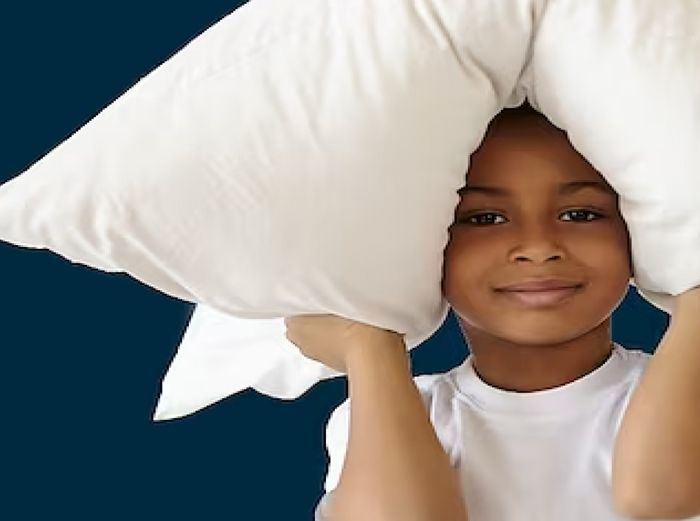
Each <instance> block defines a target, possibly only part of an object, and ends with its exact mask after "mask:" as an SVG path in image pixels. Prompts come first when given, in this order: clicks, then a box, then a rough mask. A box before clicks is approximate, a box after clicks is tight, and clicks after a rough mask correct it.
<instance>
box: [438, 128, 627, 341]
mask: <svg viewBox="0 0 700 521" xmlns="http://www.w3.org/2000/svg"><path fill="white" fill-rule="evenodd" d="M630 276H631V269H630V253H629V239H628V235H627V229H626V226H625V224H624V221H623V220H622V217H621V215H620V213H619V209H618V204H617V196H616V194H615V193H614V192H613V191H612V189H611V188H610V187H609V186H608V185H607V183H606V182H605V181H604V179H603V178H602V177H601V176H600V175H599V174H598V173H597V172H596V171H595V170H594V169H593V168H592V167H591V166H590V165H589V164H588V163H587V162H586V161H585V160H584V159H583V158H582V157H581V156H580V155H579V154H578V153H577V152H576V151H575V150H574V149H573V148H572V147H571V145H570V144H569V141H568V140H567V138H566V136H565V135H564V134H563V133H561V132H559V131H558V130H557V129H555V128H554V127H552V126H551V125H549V123H548V122H546V120H544V119H540V118H538V117H535V116H533V117H529V118H525V119H521V120H515V121H514V120H504V121H503V122H501V123H500V124H499V125H497V126H495V127H494V128H493V129H492V131H491V132H490V133H489V135H488V137H487V138H486V139H485V141H484V143H483V144H482V146H481V148H480V149H479V150H478V151H477V152H476V153H475V154H474V156H473V157H472V163H471V167H470V170H469V175H468V177H467V185H466V187H465V189H463V192H462V199H461V202H460V205H459V207H458V209H457V212H456V218H455V223H454V224H453V226H452V228H451V229H450V243H449V246H448V248H447V250H446V252H445V273H444V281H443V290H444V292H445V296H446V298H447V300H448V301H449V302H450V304H451V305H452V307H453V309H454V310H455V312H456V313H457V314H458V315H459V316H460V318H461V319H462V321H463V323H464V325H465V327H466V328H467V331H469V329H470V328H471V329H474V328H476V329H478V330H479V331H480V335H479V336H481V337H483V336H484V334H485V335H486V336H487V337H488V336H491V337H495V338H499V339H502V340H506V341H508V342H513V343H516V344H521V345H547V344H559V343H562V342H567V341H570V340H573V339H575V338H578V337H580V336H582V335H584V334H586V333H588V332H590V331H592V330H593V329H594V328H596V327H597V326H600V325H601V324H602V323H603V322H604V321H605V320H606V319H607V318H608V317H609V316H610V314H611V313H612V312H613V311H614V309H615V308H616V307H617V306H618V305H619V304H620V302H621V300H622V299H623V298H624V295H625V293H626V291H627V287H628V283H629V280H630ZM533 279H537V280H539V279H547V280H550V282H551V281H552V279H554V280H556V281H562V282H563V285H568V286H574V288H573V289H561V290H559V291H553V292H549V293H532V292H529V293H524V292H518V291H503V288H505V287H508V286H512V285H513V284H518V283H521V282H527V281H532V280H533Z"/></svg>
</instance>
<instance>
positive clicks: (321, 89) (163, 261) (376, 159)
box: [0, 0, 542, 385]
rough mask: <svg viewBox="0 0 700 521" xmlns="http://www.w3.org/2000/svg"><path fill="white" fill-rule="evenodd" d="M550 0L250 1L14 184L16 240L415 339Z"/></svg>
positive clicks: (11, 235)
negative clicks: (462, 205)
mask: <svg viewBox="0 0 700 521" xmlns="http://www.w3.org/2000/svg"><path fill="white" fill-rule="evenodd" d="M541 3H542V0H459V1H455V0H381V1H380V0H353V1H352V2H349V1H333V0H294V1H290V0H253V1H252V2H250V3H248V4H246V5H244V6H243V7H241V8H240V9H238V10H237V11H236V12H234V13H233V14H232V15H230V16H228V17H227V18H225V19H223V20H222V21H221V22H219V23H218V24H216V25H215V26H214V27H212V28H211V29H209V30H208V31H206V32H205V33H204V34H202V35H201V36H199V37H198V38H196V39H195V40H194V41H192V42H191V43H190V44H189V45H188V46H187V47H185V48H184V49H183V50H182V51H180V52H179V53H177V54H176V55H175V56H174V57H173V58H171V59H170V60H169V61H167V62H166V63H165V64H163V65H161V66H160V67H159V68H158V69H156V70H155V71H154V72H152V73H151V74H149V75H148V76H147V77H146V78H144V79H143V80H141V81H140V82H138V83H137V84H136V85H135V86H134V87H133V88H132V89H130V90H129V91H128V92H127V93H126V94H124V95H123V96H122V97H121V98H119V99H118V100H117V101H115V102H114V103H113V104H111V105H110V106H109V107H108V108H106V109H105V110H104V111H103V112H102V113H101V114H99V115H98V116H97V117H96V118H95V119H93V120H92V121H91V122H89V123H88V124H87V125H86V126H85V127H83V128H82V129H80V130H79V131H78V132H77V133H76V134H75V135H73V136H72V137H70V138H69V139H68V140H67V141H66V142H64V143H63V144H61V145H60V146H59V147H58V148H56V149H55V150H53V151H52V152H50V153H49V154H48V155H47V156H46V157H44V158H42V159H41V160H40V161H38V162H37V163H36V164H34V165H33V166H32V167H31V168H29V170H27V171H26V172H24V173H23V174H21V175H19V176H17V177H16V178H14V179H12V180H10V181H9V182H7V183H5V184H4V185H3V186H1V187H0V239H1V240H4V241H6V242H9V243H13V244H16V245H20V246H25V247H30V248H47V249H49V250H51V251H53V252H55V253H57V254H59V255H61V256H63V257H65V258H66V259H68V260H69V261H71V262H74V263H79V264H84V265H87V266H90V267H93V268H97V269H100V270H104V271H109V272H126V273H128V274H129V275H131V276H133V277H134V278H136V279H138V280H139V281H141V282H143V283H145V284H148V285H150V286H152V287H154V288H156V289H158V290H160V291H161V292H163V293H165V294H168V295H171V296H173V297H176V298H180V299H183V300H185V301H190V302H195V303H202V304H206V305H207V306H210V307H211V308H212V309H215V310H217V311H219V312H222V313H227V314H230V315H232V316H236V317H239V318H244V319H274V318H278V317H284V316H288V315H295V314H301V313H335V314H339V315H343V316H347V317H351V318H354V319H356V320H361V321H364V322H368V323H371V324H375V325H378V326H381V327H385V328H388V329H392V330H396V331H399V332H401V333H404V334H405V335H406V336H407V340H408V342H409V344H410V345H417V344H419V343H420V342H421V341H423V340H424V339H426V338H428V337H429V336H430V335H431V334H432V333H433V332H434V331H435V330H436V329H437V328H438V327H439V326H440V324H441V323H442V320H443V318H444V316H445V312H446V304H445V302H444V301H443V299H442V296H441V292H440V278H441V271H442V252H443V249H444V247H445V245H446V243H447V228H448V226H449V224H450V223H451V221H452V218H453V212H454V207H455V205H456V203H457V201H458V196H457V193H456V192H457V190H458V189H459V188H460V187H461V186H462V184H463V183H464V175H465V171H466V169H467V164H468V157H469V155H470V154H471V153H472V152H473V151H474V149H475V148H476V147H477V146H478V144H479V143H480V141H481V139H482V137H483V135H484V132H485V130H486V127H487V125H488V123H489V121H490V120H491V119H492V118H493V116H495V115H496V114H497V113H498V112H499V111H500V110H501V109H502V108H503V107H504V106H506V105H508V106H512V105H518V104H520V102H521V101H522V100H523V99H524V94H521V93H517V94H513V92H514V89H515V88H516V85H517V83H518V80H519V77H520V75H521V73H522V71H523V69H524V67H525V64H526V62H527V60H528V54H529V52H530V42H531V36H532V31H533V24H534V23H535V22H536V15H537V12H536V11H537V9H536V7H537V6H539V5H540V4H541ZM233 347H234V346H232V348H233ZM267 361H268V362H269V363H270V364H271V365H270V367H271V368H273V367H274V360H267ZM259 362H260V360H259V359H258V358H257V357H256V356H253V355H251V357H248V356H244V357H243V362H241V363H243V364H250V366H251V367H253V366H256V367H257V366H258V364H259ZM244 367H245V366H244ZM244 367H241V370H242V372H243V373H244V372H245V371H243V369H244ZM236 374H239V375H240V374H242V373H240V372H239V373H236ZM243 383H245V384H246V385H248V384H249V383H250V381H249V378H246V379H244V380H241V382H240V384H243Z"/></svg>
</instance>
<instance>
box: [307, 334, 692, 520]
mask: <svg viewBox="0 0 700 521" xmlns="http://www.w3.org/2000/svg"><path fill="white" fill-rule="evenodd" d="M650 358H651V357H650V355H649V354H647V353H645V352H643V351H633V350H627V349H625V348H623V347H621V346H617V345H616V346H615V349H614V350H613V353H612V355H611V357H610V358H609V359H608V360H607V361H606V362H605V363H604V364H603V365H602V366H601V367H599V368H598V369H596V370H595V371H593V372H592V373H589V374H588V375H586V376H584V377H582V378H580V379H578V380H576V381H574V382H571V383H569V384H567V385H564V386H561V387H557V388H555V389H549V390H546V391H538V392H531V393H517V392H508V391H503V390H500V389H497V388H495V387H492V386H490V385H488V384H486V383H485V382H484V381H483V380H481V379H480V378H479V376H478V375H477V374H476V373H475V372H474V369H473V367H472V365H471V359H470V358H467V359H466V360H465V361H464V363H463V364H461V365H460V366H458V367H456V368H455V369H453V370H451V371H450V372H448V373H445V374H439V375H426V376H419V377H417V378H416V383H417V385H418V388H419V389H420V391H421V394H422V396H423V398H424V401H425V404H426V407H427V409H428V411H429V412H430V419H431V421H432V422H433V425H434V427H435V431H436V432H437V435H438V438H439V439H440V441H441V442H442V445H443V446H444V448H445V450H446V451H447V453H448V454H449V456H450V461H451V462H452V465H453V467H455V468H456V469H458V471H459V475H460V478H461V484H462V494H463V496H464V500H465V502H466V505H467V513H468V515H469V521H592V520H595V521H621V520H623V519H625V518H623V517H621V516H619V515H617V514H616V513H615V510H614V508H613V503H612V494H611V479H610V478H611V469H612V456H613V447H614V441H615V437H616V435H617V432H618V429H619V426H620V423H621V420H622V415H623V413H624V411H625V409H626V407H627V404H628V403H629V399H630V396H631V393H632V391H633V390H634V388H635V387H636V385H637V383H638V382H639V380H640V377H641V375H642V374H643V372H644V370H645V368H646V366H647V363H648V362H649V359H650ZM348 411H349V409H348V402H347V401H345V402H344V403H343V404H341V405H340V406H339V407H338V408H337V409H336V410H335V411H334V412H333V415H332V416H331V418H330V420H329V423H328V427H327V432H326V444H327V448H328V453H329V456H330V466H329V470H328V474H327V477H326V484H325V489H326V492H327V495H326V496H325V497H324V500H325V499H326V498H328V497H329V495H328V494H329V493H331V492H332V490H333V489H334V488H335V487H336V486H337V483H338V479H339V477H340V473H341V470H342V466H343V460H344V458H345V450H346V447H347V439H348ZM324 500H322V501H321V502H320V504H319V506H318V508H317V509H316V520H317V521H323V520H324V517H323V505H324ZM693 520H694V521H700V517H695V518H693Z"/></svg>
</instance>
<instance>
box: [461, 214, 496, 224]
mask: <svg viewBox="0 0 700 521" xmlns="http://www.w3.org/2000/svg"><path fill="white" fill-rule="evenodd" d="M458 222H459V223H461V224H471V225H474V226H491V225H494V224H503V223H504V222H508V220H507V219H506V218H505V217H503V216H502V215H499V214H497V213H493V212H485V213H478V214H473V215H467V216H464V217H460V218H459V219H458Z"/></svg>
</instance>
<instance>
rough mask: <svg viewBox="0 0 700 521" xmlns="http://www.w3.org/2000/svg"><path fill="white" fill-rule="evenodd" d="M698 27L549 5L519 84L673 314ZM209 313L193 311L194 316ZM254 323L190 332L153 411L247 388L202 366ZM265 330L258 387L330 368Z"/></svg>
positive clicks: (657, 11) (687, 206)
mask: <svg viewBox="0 0 700 521" xmlns="http://www.w3.org/2000/svg"><path fill="white" fill-rule="evenodd" d="M538 16H539V14H538ZM509 23H510V22H509ZM698 28H700V2H697V1H686V0H673V1H669V2H658V1H656V0H614V1H613V0H586V1H583V0H558V1H556V2H549V4H548V5H547V8H546V10H545V11H544V17H543V19H542V22H541V23H540V24H539V27H538V30H537V36H536V39H535V42H534V58H533V63H532V67H529V68H527V69H526V74H525V77H524V78H523V80H522V84H523V86H524V87H526V88H527V90H528V91H529V98H530V101H531V103H532V104H533V105H534V106H535V107H537V108H539V109H540V110H541V111H543V112H544V113H545V114H546V115H548V116H549V118H550V120H552V122H553V123H554V124H555V125H557V126H559V127H560V128H564V129H566V130H567V131H568V133H569V137H570V139H571V140H572V142H573V144H574V146H575V147H576V148H577V149H578V150H579V151H580V152H582V153H583V155H584V156H586V157H587V158H588V159H589V160H590V161H591V163H592V164H593V165H594V166H595V167H596V168H597V169H598V170H600V171H601V172H603V174H604V175H605V176H606V177H607V178H608V180H609V181H610V182H611V184H612V185H613V186H614V187H615V188H616V190H617V191H618V192H619V193H620V194H621V205H622V211H623V214H624V216H625V219H626V221H627V223H628V226H629V230H630V233H631V235H632V249H633V257H634V261H635V262H634V264H635V278H636V280H635V283H636V285H637V286H638V289H639V290H640V293H641V294H642V295H644V296H645V297H646V298H647V299H648V300H650V301H651V302H652V303H653V304H655V305H656V306H657V307H659V308H661V309H663V310H665V311H667V312H670V311H671V309H672V299H671V298H670V295H677V294H679V293H681V292H683V291H685V290H687V289H689V288H691V287H694V286H696V285H698V284H700V212H698V211H697V208H698V206H700V30H698ZM411 211H413V209H411ZM434 282H435V281H434V280H433V281H432V282H431V283H434ZM211 313H212V311H211V310H208V309H207V308H206V307H205V306H198V309H197V310H196V311H195V317H196V316H198V315H202V317H205V316H207V315H209V314H211ZM193 320H194V318H193ZM250 327H256V326H255V325H253V324H250V325H247V324H245V323H243V322H242V321H240V320H225V319H223V320H221V321H219V322H218V323H217V324H216V325H211V327H210V329H209V330H208V332H205V331H204V330H203V332H202V335H201V336H200V337H199V338H198V339H197V341H193V339H192V338H185V339H184V340H183V343H182V345H181V346H180V348H179V349H180V350H179V352H178V355H177V356H176V358H175V360H174V362H173V365H172V367H171V368H170V370H169V373H168V374H167V375H166V378H165V380H164V382H163V395H162V397H161V402H160V404H159V410H158V411H157V413H156V418H157V419H162V418H166V417H174V416H177V415H181V414H186V413H189V412H192V411H193V410H196V409H197V408H201V407H203V406H206V405H208V404H210V403H213V402H214V401H216V400H218V399H220V398H222V397H224V396H227V395H229V394H233V393H235V392H237V391H239V390H241V389H242V387H240V385H242V384H243V382H244V380H243V379H242V378H238V377H236V378H233V377H229V378H228V379H227V378H225V377H223V378H222V380H221V381H220V382H213V381H212V380H211V379H210V378H209V377H210V376H211V375H212V374H214V373H213V371H211V370H209V369H207V367H209V366H210V365H213V364H214V361H218V362H219V363H221V364H222V366H227V365H228V366H229V370H230V371H234V370H235V368H236V367H238V358H239V357H240V354H239V353H238V352H237V349H241V350H244V349H245V346H246V345H247V344H246V342H243V341H240V340H239V338H240V336H241V335H242V334H245V332H246V331H247V329H248V328H250ZM270 327H271V328H272V329H273V330H274V331H277V337H275V338H277V342H275V347H272V345H271V344H266V347H259V346H256V347H255V352H256V353H258V354H260V353H263V352H264V351H265V350H266V349H267V350H270V352H272V351H273V350H278V349H279V351H280V353H281V352H284V353H285V354H286V356H287V358H286V359H285V360H284V361H283V360H282V358H281V355H277V356H266V358H265V360H267V361H268V362H269V364H267V365H265V364H263V366H260V367H258V372H256V373H255V375H254V376H253V375H252V374H249V376H251V378H250V379H249V380H251V381H252V380H255V381H256V382H257V384H253V385H252V386H253V387H256V385H257V387H256V388H257V389H258V390H260V391H261V392H265V393H266V394H271V395H273V396H278V397H283V398H291V397H294V396H297V395H298V394H301V393H302V392H303V391H305V390H306V389H308V388H309V387H310V386H311V385H313V384H314V383H315V382H316V381H317V380H318V379H320V378H326V377H329V376H332V375H333V373H332V372H329V371H328V372H324V369H323V368H320V367H318V366H317V365H314V363H313V362H310V361H305V360H304V359H303V358H299V357H301V355H299V354H298V353H297V352H296V351H294V350H293V348H291V347H290V348H289V349H283V348H282V349H280V348H279V344H280V343H283V342H285V340H284V339H283V338H282V332H283V326H281V325H280V324H275V325H274V326H272V325H271V326H270ZM271 334H272V333H271ZM234 345H235V346H238V347H236V348H234V347H233V346H234ZM226 346H229V347H228V348H227V347H226ZM247 356H251V355H247ZM261 356H262V355H261ZM178 357H180V358H181V360H179V359H178ZM227 358H228V359H229V362H226V359H227ZM272 360H275V363H274V364H273V363H272V362H271V361H272ZM217 370H223V369H222V368H218V369H217ZM266 371H267V372H266ZM270 371H271V372H270ZM263 373H265V377H263V376H261V375H262V374H263ZM160 414H162V417H160V416H159V415H160Z"/></svg>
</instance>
